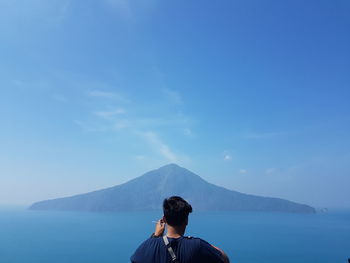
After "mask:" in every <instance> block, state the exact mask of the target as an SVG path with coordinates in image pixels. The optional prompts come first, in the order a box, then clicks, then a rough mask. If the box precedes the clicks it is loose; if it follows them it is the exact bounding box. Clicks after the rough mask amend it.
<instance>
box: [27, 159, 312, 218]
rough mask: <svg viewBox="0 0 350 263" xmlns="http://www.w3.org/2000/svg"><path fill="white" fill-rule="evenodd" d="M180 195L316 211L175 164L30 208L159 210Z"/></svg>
mask: <svg viewBox="0 0 350 263" xmlns="http://www.w3.org/2000/svg"><path fill="white" fill-rule="evenodd" d="M171 195H180V196H182V197H183V198H185V199H186V200H188V201H189V202H190V203H191V204H192V206H193V208H194V210H211V211H223V210H237V211H275V212H291V213H315V209H314V208H312V207H310V206H308V205H304V204H298V203H295V202H291V201H288V200H284V199H279V198H271V197H260V196H255V195H248V194H243V193H240V192H237V191H233V190H229V189H226V188H224V187H220V186H216V185H214V184H211V183H208V182H206V181H205V180H204V179H202V178H201V177H200V176H198V175H196V174H194V173H192V172H190V171H189V170H187V169H185V168H182V167H179V166H178V165H176V164H169V165H166V166H163V167H161V168H159V169H157V170H153V171H150V172H148V173H145V174H144V175H142V176H140V177H137V178H135V179H132V180H130V181H128V182H126V183H124V184H121V185H117V186H114V187H110V188H106V189H102V190H97V191H94V192H89V193H85V194H79V195H75V196H71V197H65V198H58V199H52V200H45V201H41V202H37V203H34V204H33V205H32V206H31V207H30V209H33V210H71V211H135V210H136V211H142V210H159V209H161V204H162V201H163V199H164V198H165V197H169V196H171Z"/></svg>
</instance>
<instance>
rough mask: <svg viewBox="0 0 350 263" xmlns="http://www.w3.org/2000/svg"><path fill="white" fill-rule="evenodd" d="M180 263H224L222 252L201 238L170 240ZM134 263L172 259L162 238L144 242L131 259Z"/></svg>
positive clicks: (164, 261)
mask: <svg viewBox="0 0 350 263" xmlns="http://www.w3.org/2000/svg"><path fill="white" fill-rule="evenodd" d="M168 239H169V243H170V245H171V247H172V248H173V250H174V252H175V254H176V257H177V259H178V261H179V262H180V263H189V262H191V263H197V262H198V263H223V262H224V261H223V258H222V255H221V252H220V251H219V250H217V249H216V248H214V247H213V246H211V245H210V244H209V243H208V242H206V241H204V240H203V239H200V238H194V237H179V238H168ZM130 260H131V262H133V263H167V262H171V257H170V254H169V252H168V249H167V247H166V245H165V244H164V241H163V238H162V237H151V238H149V239H147V240H146V241H144V242H143V243H142V244H141V245H140V246H139V247H138V248H137V249H136V251H135V253H134V254H133V255H132V256H131V258H130Z"/></svg>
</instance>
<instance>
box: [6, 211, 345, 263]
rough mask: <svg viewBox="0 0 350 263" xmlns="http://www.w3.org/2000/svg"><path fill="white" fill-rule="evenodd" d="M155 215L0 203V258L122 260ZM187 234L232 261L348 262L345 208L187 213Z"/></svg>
mask: <svg viewBox="0 0 350 263" xmlns="http://www.w3.org/2000/svg"><path fill="white" fill-rule="evenodd" d="M160 215H161V214H160V212H148V213H144V212H143V213H138V212H137V213H136V212H135V213H104V214H99V213H76V212H37V211H27V210H25V209H23V208H0V262H1V263H19V262H21V263H22V262H23V263H34V262H35V263H44V262H45V263H46V262H50V263H56V262H57V263H58V262H59V263H62V262H64V263H70V262H72V263H73V262H74V263H79V262H81V263H89V262H91V263H92V262H96V263H103V262H106V263H108V262H114V263H116V262H129V257H130V255H131V254H132V252H133V251H134V250H135V248H136V247H137V246H138V244H139V243H140V242H141V241H143V240H144V239H145V238H147V237H148V236H149V235H150V234H151V232H152V231H153V227H154V225H153V224H152V223H151V221H152V220H157V219H158V217H159V216H160ZM187 234H188V235H192V236H200V237H202V238H204V239H206V240H207V241H209V242H210V243H212V244H214V245H216V246H219V247H221V248H222V249H224V250H225V251H226V252H227V254H228V255H229V256H230V258H231V261H232V262H239V263H284V262H285V263H304V262H305V263H313V262H315V263H316V262H317V263H322V262H325V263H326V262H327V263H336V262H340V263H341V262H344V263H347V258H348V257H350V213H345V212H339V213H328V214H316V215H294V214H276V213H237V212H220V213H218V212H216V213H214V212H213V213H199V212H198V213H193V214H192V215H191V217H190V226H189V228H188V231H187Z"/></svg>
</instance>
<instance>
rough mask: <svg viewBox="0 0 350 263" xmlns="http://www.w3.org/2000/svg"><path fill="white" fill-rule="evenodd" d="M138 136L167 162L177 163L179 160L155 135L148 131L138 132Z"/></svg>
mask: <svg viewBox="0 0 350 263" xmlns="http://www.w3.org/2000/svg"><path fill="white" fill-rule="evenodd" d="M138 134H140V135H141V136H142V137H144V138H145V139H146V140H147V141H148V142H149V143H150V145H151V146H152V147H153V148H154V149H155V150H156V151H157V152H158V153H159V154H161V155H162V156H163V157H164V158H165V159H167V160H168V161H170V162H177V161H178V160H179V158H178V157H177V156H176V154H175V153H174V152H173V151H172V150H170V148H169V146H168V145H167V144H165V143H164V142H163V141H162V140H161V139H160V138H159V136H158V135H157V134H156V133H154V132H151V131H149V132H138Z"/></svg>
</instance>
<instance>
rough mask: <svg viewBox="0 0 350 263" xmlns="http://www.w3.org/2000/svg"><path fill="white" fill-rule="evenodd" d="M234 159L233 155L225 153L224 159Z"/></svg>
mask: <svg viewBox="0 0 350 263" xmlns="http://www.w3.org/2000/svg"><path fill="white" fill-rule="evenodd" d="M231 160H232V156H231V155H229V154H225V155H224V161H231Z"/></svg>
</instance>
